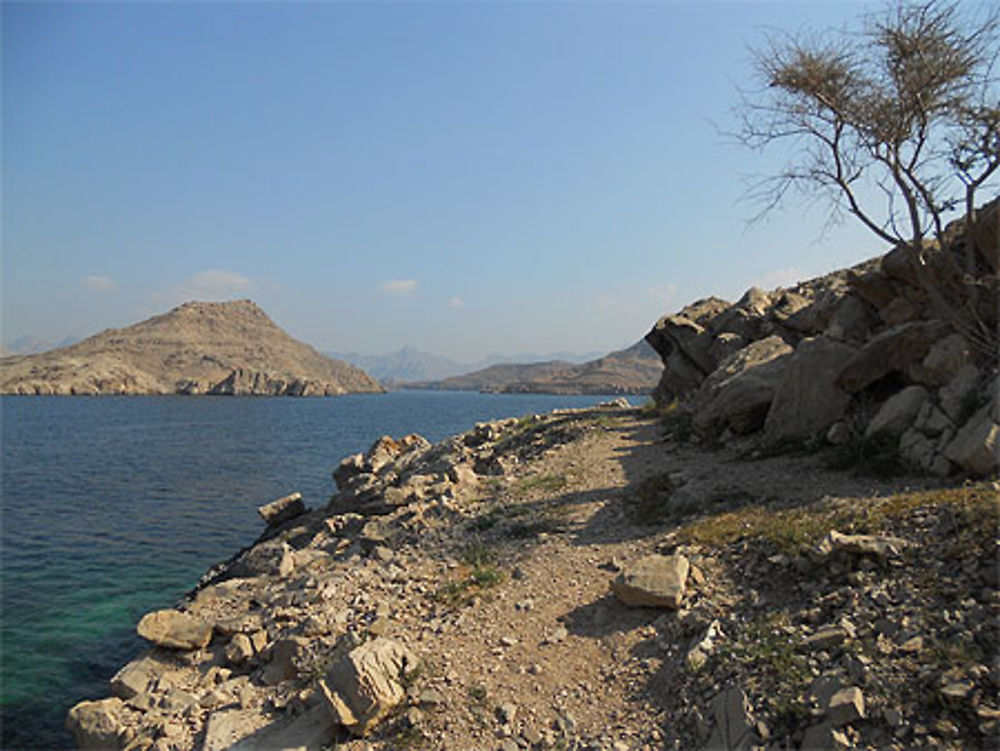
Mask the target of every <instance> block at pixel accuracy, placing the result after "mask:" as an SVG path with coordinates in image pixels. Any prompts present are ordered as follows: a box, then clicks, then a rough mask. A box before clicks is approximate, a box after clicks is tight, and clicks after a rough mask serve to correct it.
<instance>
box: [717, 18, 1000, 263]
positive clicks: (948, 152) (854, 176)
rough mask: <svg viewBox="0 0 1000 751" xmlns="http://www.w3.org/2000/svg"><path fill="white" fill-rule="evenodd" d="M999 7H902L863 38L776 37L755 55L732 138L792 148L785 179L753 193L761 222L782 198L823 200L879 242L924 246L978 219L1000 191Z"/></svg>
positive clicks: (874, 21)
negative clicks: (986, 193) (987, 193)
mask: <svg viewBox="0 0 1000 751" xmlns="http://www.w3.org/2000/svg"><path fill="white" fill-rule="evenodd" d="M998 27H1000V9H998V8H997V7H996V6H993V7H989V6H986V7H984V8H982V9H981V12H979V13H978V14H975V13H966V12H964V11H963V10H960V8H959V6H958V4H957V3H951V4H945V3H941V2H937V1H936V0H932V1H931V2H925V3H922V4H913V3H908V2H898V3H897V4H895V5H893V6H891V7H890V8H889V9H888V10H886V11H885V12H883V13H882V14H880V15H878V16H872V17H869V18H867V19H865V22H864V27H863V29H862V30H861V31H858V32H852V31H842V32H839V33H834V34H828V35H824V36H812V37H808V38H807V37H797V36H788V35H779V36H773V37H772V38H770V39H769V40H768V42H767V43H766V44H765V45H764V46H763V47H761V48H758V49H755V50H753V57H754V63H755V72H756V75H757V79H758V83H760V84H762V86H761V87H760V90H758V91H756V92H745V93H744V96H743V101H742V104H741V106H740V108H739V115H740V121H741V126H740V128H739V130H738V132H737V133H736V136H737V138H738V140H739V141H740V142H742V143H744V144H746V145H748V146H751V147H754V148H764V147H768V146H771V145H773V144H775V143H777V142H786V143H787V142H790V143H791V144H793V151H792V153H793V156H792V158H791V160H790V161H789V162H788V163H787V164H786V166H785V167H784V169H783V170H781V172H780V173H778V174H776V175H773V176H770V177H768V178H765V179H764V180H762V181H761V182H759V183H757V184H756V186H755V187H754V188H753V189H752V191H751V195H752V197H753V198H756V199H758V200H760V201H761V202H762V204H763V209H762V211H761V213H762V214H763V213H766V212H767V211H768V210H770V209H772V208H774V207H775V206H777V205H778V204H779V203H780V202H781V201H782V199H783V198H784V197H785V196H786V194H787V193H788V192H789V191H790V190H791V189H802V190H804V191H806V192H808V193H815V192H817V191H819V192H823V193H825V194H826V195H827V197H828V198H829V199H830V200H831V205H832V207H833V210H834V215H837V214H838V213H839V212H840V211H841V210H845V209H846V210H847V211H848V212H849V213H851V214H853V215H854V216H855V217H857V218H858V219H859V220H860V221H861V222H863V223H864V224H865V226H867V227H868V228H869V229H870V230H871V231H872V232H874V233H875V234H876V235H878V236H879V237H880V238H882V239H883V240H885V241H887V242H890V243H893V244H896V243H901V242H907V243H910V244H912V245H913V246H914V247H917V248H919V247H921V245H922V241H923V239H924V238H925V237H936V238H938V239H941V238H942V235H943V231H944V224H945V221H946V220H947V214H948V213H950V212H954V211H956V210H959V211H962V212H963V213H964V215H965V216H966V218H967V219H969V220H973V219H974V218H975V201H976V193H977V191H980V192H981V191H982V190H983V189H990V188H993V187H996V185H995V184H996V183H997V178H998V166H1000V96H998V87H997V77H996V62H997V55H998V51H1000V43H998V33H997V32H998Z"/></svg>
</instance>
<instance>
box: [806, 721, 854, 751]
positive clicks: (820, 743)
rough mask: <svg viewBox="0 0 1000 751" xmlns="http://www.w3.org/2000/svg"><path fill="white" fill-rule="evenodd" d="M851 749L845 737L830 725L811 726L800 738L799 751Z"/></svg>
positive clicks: (825, 723)
mask: <svg viewBox="0 0 1000 751" xmlns="http://www.w3.org/2000/svg"><path fill="white" fill-rule="evenodd" d="M850 747H851V742H850V741H849V740H848V738H847V736H846V735H844V733H842V732H841V731H839V730H836V729H835V728H834V727H833V726H832V725H830V723H828V722H823V723H820V724H819V725H813V726H812V727H810V728H809V729H807V730H806V732H805V735H803V736H802V745H801V746H800V747H799V748H800V749H801V751H844V749H848V748H850Z"/></svg>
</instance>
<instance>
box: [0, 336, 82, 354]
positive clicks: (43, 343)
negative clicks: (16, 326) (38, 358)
mask: <svg viewBox="0 0 1000 751" xmlns="http://www.w3.org/2000/svg"><path fill="white" fill-rule="evenodd" d="M78 341H80V337H78V336H67V337H66V338H65V339H62V340H61V341H58V342H51V341H48V340H46V339H36V338H34V337H32V336H19V337H18V338H17V339H15V340H14V341H12V342H9V343H8V344H6V345H3V344H0V355H2V356H4V357H6V356H7V355H36V354H38V353H39V352H47V351H48V350H50V349H58V348H59V347H68V346H70V345H71V344H76V343H77V342H78Z"/></svg>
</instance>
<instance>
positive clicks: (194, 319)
mask: <svg viewBox="0 0 1000 751" xmlns="http://www.w3.org/2000/svg"><path fill="white" fill-rule="evenodd" d="M381 390H382V388H381V386H379V384H378V382H377V381H375V380H374V379H373V378H371V377H370V376H369V375H368V374H367V373H365V372H364V371H362V370H360V369H358V368H356V367H354V366H353V365H348V364H347V363H344V362H341V361H339V360H333V359H331V358H329V357H325V356H324V355H321V354H319V353H318V352H316V351H315V350H314V349H312V347H309V346H307V345H306V344H303V343H302V342H300V341H298V340H296V339H293V338H292V337H290V336H289V335H288V334H286V333H285V332H284V331H282V330H281V329H280V328H278V326H276V325H275V324H274V322H273V321H271V319H270V318H268V317H267V315H266V314H265V313H264V311H262V310H261V309H260V308H258V307H257V306H256V305H255V304H254V303H252V302H251V301H249V300H239V301H235V302H224V303H202V302H189V303H185V304H184V305H181V306H179V307H177V308H174V309H173V310H171V311H170V312H168V313H165V314H163V315H159V316H155V317H153V318H150V319H148V320H145V321H142V322H141V323H137V324H134V325H132V326H128V327H126V328H123V329H108V330H107V331H103V332H101V333H100V334H97V335H95V336H92V337H90V338H89V339H85V340H83V341H81V342H78V343H77V344H74V345H72V346H69V347H61V348H59V349H54V350H51V351H49V352H44V353H42V354H38V355H26V356H19V357H5V358H3V359H2V360H0V393H4V394H174V393H180V394H260V395H269V396H283V395H288V396H330V395H335V394H344V393H348V392H378V391H381Z"/></svg>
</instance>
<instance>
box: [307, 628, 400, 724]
mask: <svg viewBox="0 0 1000 751" xmlns="http://www.w3.org/2000/svg"><path fill="white" fill-rule="evenodd" d="M416 665H417V663H416V658H415V657H414V656H413V655H412V654H411V653H410V651H409V650H408V649H407V648H406V647H404V646H403V645H402V644H399V643H398V642H395V641H392V640H390V639H387V638H384V637H379V638H376V639H374V640H372V641H370V642H366V643H365V644H362V645H361V646H359V647H356V648H355V649H354V650H352V651H351V652H350V653H349V654H347V655H346V656H345V657H343V658H342V659H341V660H339V661H338V662H337V663H335V664H334V665H333V666H332V667H331V668H330V670H329V672H328V673H327V674H326V676H325V677H324V678H323V679H322V680H321V681H320V690H321V691H322V694H323V697H324V699H325V700H326V703H327V706H328V707H329V709H330V711H331V712H332V713H333V717H334V719H335V720H336V721H337V722H338V723H340V724H341V725H344V726H345V727H346V728H347V729H348V730H350V731H351V732H352V733H353V734H355V735H357V736H364V735H366V734H367V733H368V732H369V731H370V730H371V729H372V728H373V727H374V726H375V725H376V724H378V722H379V721H380V720H382V718H384V717H385V716H386V715H387V714H389V713H390V712H391V711H392V710H393V709H394V708H395V707H396V706H397V705H398V704H399V703H400V702H402V701H403V699H404V698H405V697H406V692H405V691H404V689H403V687H402V685H400V681H401V680H402V679H403V678H404V676H406V675H407V674H408V673H410V672H412V671H413V670H414V668H416Z"/></svg>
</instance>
